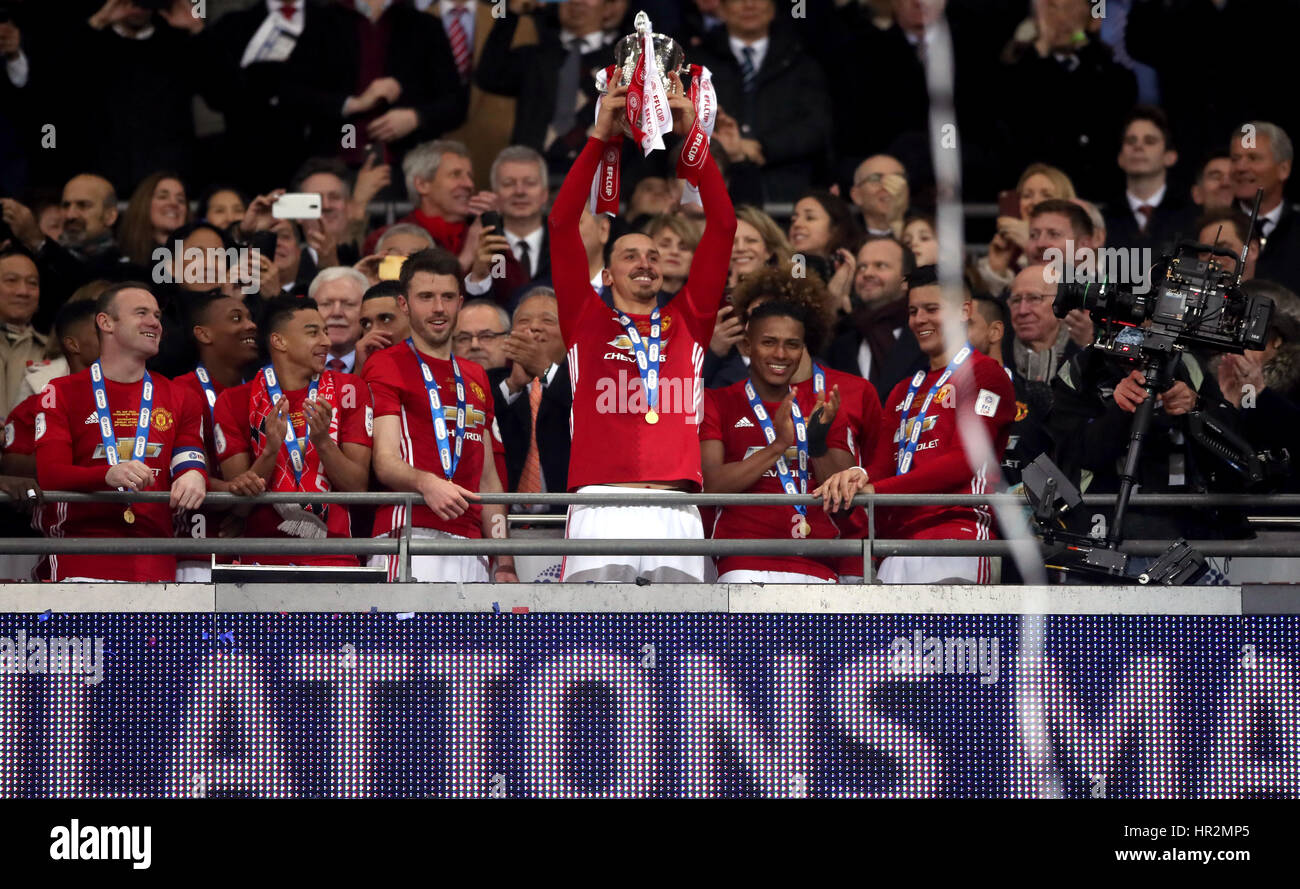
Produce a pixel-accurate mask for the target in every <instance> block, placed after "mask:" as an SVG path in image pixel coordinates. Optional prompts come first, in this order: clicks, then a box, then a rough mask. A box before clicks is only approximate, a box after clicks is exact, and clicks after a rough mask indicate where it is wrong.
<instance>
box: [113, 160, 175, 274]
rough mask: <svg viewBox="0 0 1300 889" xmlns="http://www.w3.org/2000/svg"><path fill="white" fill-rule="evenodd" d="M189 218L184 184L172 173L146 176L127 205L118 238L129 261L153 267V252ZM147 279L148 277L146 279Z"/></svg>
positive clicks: (144, 267) (142, 266) (142, 267)
mask: <svg viewBox="0 0 1300 889" xmlns="http://www.w3.org/2000/svg"><path fill="white" fill-rule="evenodd" d="M189 218H190V207H189V204H188V203H187V201H186V199H185V185H184V184H183V183H182V182H181V180H180V178H179V177H177V176H176V175H174V174H172V173H167V172H161V173H154V174H153V175H151V176H146V177H145V178H144V180H143V181H141V183H140V184H139V185H138V186H136V189H135V192H134V193H133V194H132V195H131V201H130V203H128V204H127V206H126V213H125V214H124V216H123V219H122V230H121V233H120V235H119V237H118V241H119V243H120V244H121V246H122V252H123V253H124V254H126V258H127V261H128V262H130V263H132V264H133V265H135V266H137V267H139V268H140V269H143V270H147V269H149V268H151V267H152V266H153V260H152V257H153V251H154V249H155V248H157V247H162V246H164V245H166V244H167V242H168V241H169V240H170V235H171V233H172V232H174V231H175V230H176V229H178V228H180V227H181V226H182V225H184V224H185V223H186V222H188V221H189ZM146 280H149V279H148V278H146Z"/></svg>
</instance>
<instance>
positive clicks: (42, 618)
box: [36, 608, 54, 624]
mask: <svg viewBox="0 0 1300 889" xmlns="http://www.w3.org/2000/svg"><path fill="white" fill-rule="evenodd" d="M53 616H54V612H53V611H51V610H50V609H49V608H46V609H45V611H43V612H42V613H40V614H38V615H36V622H37V623H38V624H43V623H45V622H46V621H47V620H49V619H50V618H51V617H53Z"/></svg>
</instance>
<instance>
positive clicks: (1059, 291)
mask: <svg viewBox="0 0 1300 889" xmlns="http://www.w3.org/2000/svg"><path fill="white" fill-rule="evenodd" d="M1089 287H1096V285H1094V284H1085V283H1078V282H1074V281H1070V282H1064V281H1063V282H1061V283H1060V284H1058V285H1056V300H1055V301H1054V302H1053V303H1052V314H1054V315H1056V317H1058V318H1064V317H1065V316H1066V315H1068V314H1069V313H1070V311H1071V310H1073V309H1083V308H1086V305H1085V303H1086V302H1087V300H1088V288H1089Z"/></svg>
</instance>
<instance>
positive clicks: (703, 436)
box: [700, 389, 722, 441]
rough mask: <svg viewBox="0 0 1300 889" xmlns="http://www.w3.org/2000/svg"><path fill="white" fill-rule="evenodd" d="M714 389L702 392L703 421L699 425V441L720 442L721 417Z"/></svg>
mask: <svg viewBox="0 0 1300 889" xmlns="http://www.w3.org/2000/svg"><path fill="white" fill-rule="evenodd" d="M716 391H717V390H715V389H705V390H704V421H703V422H702V423H700V441H722V417H721V409H720V408H719V407H718V398H717V395H715V394H714V393H715V392H716Z"/></svg>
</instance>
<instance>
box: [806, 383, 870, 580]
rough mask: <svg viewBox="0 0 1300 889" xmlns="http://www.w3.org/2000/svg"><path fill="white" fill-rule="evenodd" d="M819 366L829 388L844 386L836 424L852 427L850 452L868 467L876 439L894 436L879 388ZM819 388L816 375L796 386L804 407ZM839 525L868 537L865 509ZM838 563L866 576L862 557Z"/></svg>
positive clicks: (843, 517)
mask: <svg viewBox="0 0 1300 889" xmlns="http://www.w3.org/2000/svg"><path fill="white" fill-rule="evenodd" d="M818 363H819V365H820V366H821V369H822V371H823V372H824V373H825V374H826V388H827V389H832V388H834V387H835V386H839V387H840V409H839V412H838V413H837V414H836V418H837V419H836V421H837V422H838V421H839V418H843V420H844V424H845V425H846V426H847V427H848V428H847V430H846V431H845V435H846V437H847V439H848V445H849V447H848V451H849V453H851V454H852V455H853V459H854V460H856V461H857V463H858V465H859V466H862V467H864V468H865V467H866V464H867V462H868V461H869V460H870V459H871V455H872V454H874V453H875V450H876V440H877V439H878V438H880V437H882V436H884V437H888V435H889V433H890V431H889V430H888V429H887V428H885V427H886V424H885V421H884V412H883V411H882V410H881V407H880V396H879V395H878V394H877V393H876V387H875V386H873V385H871V383H870V382H868V381H867V380H865V379H863V378H862V377H860V376H858V375H857V374H851V373H845V372H844V371H842V370H836V369H835V368H833V367H827V366H826V365H824V364H821V363H820V362H818ZM815 385H816V375H815V374H814V376H811V377H809V378H808V379H806V380H804V381H803V382H801V383H795V384H794V388H795V391H796V392H798V393H799V404H800V405H801V406H802V405H803V403H804V402H803V399H804V397H805V396H807V397H808V398H809V399H810V404H811V403H815V402H816V395H815V394H814V391H815V390H814V387H815ZM835 522H836V524H837V525H838V526H839V528H840V531H841V532H842V533H843V534H844V536H845V537H865V536H866V534H867V515H866V512H864V511H863V510H861V509H856V510H853V511H852V512H850V513H846V514H844V515H839V516H836V518H835ZM835 563H836V565H838V566H839V570H840V574H843V575H845V576H852V577H861V576H862V557H861V556H851V557H848V558H844V559H836V560H835Z"/></svg>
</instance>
